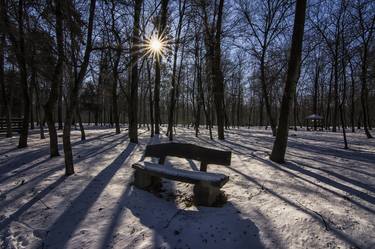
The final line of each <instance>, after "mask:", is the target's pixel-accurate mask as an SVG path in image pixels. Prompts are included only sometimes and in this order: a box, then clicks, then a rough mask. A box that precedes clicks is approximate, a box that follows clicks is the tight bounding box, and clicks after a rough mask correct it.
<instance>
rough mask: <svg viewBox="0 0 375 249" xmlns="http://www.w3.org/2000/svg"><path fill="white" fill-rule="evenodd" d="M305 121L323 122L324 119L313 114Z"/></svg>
mask: <svg viewBox="0 0 375 249" xmlns="http://www.w3.org/2000/svg"><path fill="white" fill-rule="evenodd" d="M305 119H307V120H322V119H323V117H322V116H319V115H318V114H311V115H309V116H307V117H306V118H305Z"/></svg>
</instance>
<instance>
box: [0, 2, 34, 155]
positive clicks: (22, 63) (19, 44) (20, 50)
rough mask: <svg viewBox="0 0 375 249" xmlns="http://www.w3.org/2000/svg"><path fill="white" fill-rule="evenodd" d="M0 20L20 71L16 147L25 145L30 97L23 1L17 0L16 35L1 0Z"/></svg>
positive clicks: (27, 132) (27, 133)
mask: <svg viewBox="0 0 375 249" xmlns="http://www.w3.org/2000/svg"><path fill="white" fill-rule="evenodd" d="M0 7H1V15H2V19H3V20H2V21H3V23H4V25H3V26H4V30H5V32H6V33H7V34H8V36H9V39H10V41H11V42H12V44H13V47H14V49H15V55H16V59H17V64H18V67H19V71H20V82H21V89H22V96H23V115H24V116H23V120H22V128H21V134H20V138H19V142H18V148H25V147H27V138H28V135H29V118H30V109H29V107H30V98H29V87H28V81H27V66H26V49H25V34H24V13H25V10H24V1H23V0H19V1H18V15H17V22H18V37H17V38H16V36H15V35H14V34H13V30H12V29H11V27H10V23H9V19H8V13H7V12H6V6H5V2H4V1H3V2H2V3H1V5H0Z"/></svg>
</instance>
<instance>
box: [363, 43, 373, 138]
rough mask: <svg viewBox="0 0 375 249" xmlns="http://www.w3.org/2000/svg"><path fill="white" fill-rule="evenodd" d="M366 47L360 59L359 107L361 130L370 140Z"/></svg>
mask: <svg viewBox="0 0 375 249" xmlns="http://www.w3.org/2000/svg"><path fill="white" fill-rule="evenodd" d="M367 50H368V49H367V47H366V46H365V48H363V58H362V60H363V61H362V72H361V81H362V87H361V105H362V114H363V128H364V130H365V133H366V136H367V138H372V135H371V133H370V131H369V129H368V118H369V115H368V108H367V105H368V87H367V67H368V65H367Z"/></svg>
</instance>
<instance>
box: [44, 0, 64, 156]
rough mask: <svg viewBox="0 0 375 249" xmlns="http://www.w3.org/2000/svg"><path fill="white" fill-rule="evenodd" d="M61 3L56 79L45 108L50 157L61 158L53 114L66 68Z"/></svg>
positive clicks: (57, 8)
mask: <svg viewBox="0 0 375 249" xmlns="http://www.w3.org/2000/svg"><path fill="white" fill-rule="evenodd" d="M61 3H62V2H61V1H59V0H56V1H55V16H56V25H55V32H56V44H57V62H56V65H55V69H54V77H53V80H52V82H51V90H50V93H49V97H48V100H47V102H46V104H45V106H44V111H45V120H46V122H47V126H48V133H49V140H50V156H51V157H55V156H59V155H60V154H59V149H58V140H57V132H56V127H55V119H54V117H53V113H54V112H55V108H56V102H57V101H58V98H59V88H60V86H61V85H62V75H63V66H64V56H65V55H64V35H63V14H62V5H61Z"/></svg>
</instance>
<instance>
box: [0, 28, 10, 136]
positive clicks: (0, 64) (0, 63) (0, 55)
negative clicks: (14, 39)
mask: <svg viewBox="0 0 375 249" xmlns="http://www.w3.org/2000/svg"><path fill="white" fill-rule="evenodd" d="M4 47H5V35H4V34H0V85H1V93H2V99H3V105H4V109H5V118H6V124H7V133H6V137H12V124H11V121H10V119H11V110H10V105H9V103H8V94H7V92H6V88H5V80H4Z"/></svg>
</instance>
